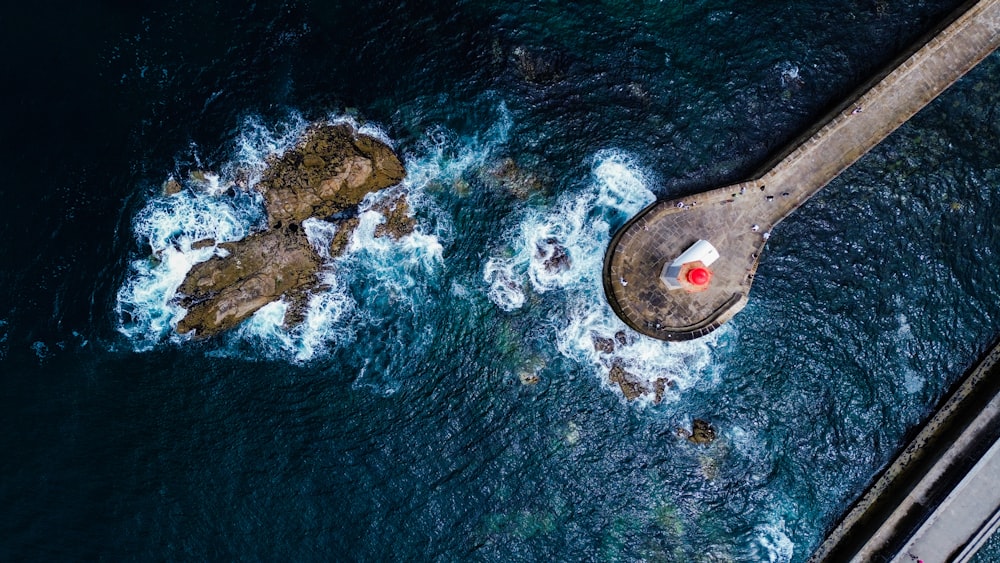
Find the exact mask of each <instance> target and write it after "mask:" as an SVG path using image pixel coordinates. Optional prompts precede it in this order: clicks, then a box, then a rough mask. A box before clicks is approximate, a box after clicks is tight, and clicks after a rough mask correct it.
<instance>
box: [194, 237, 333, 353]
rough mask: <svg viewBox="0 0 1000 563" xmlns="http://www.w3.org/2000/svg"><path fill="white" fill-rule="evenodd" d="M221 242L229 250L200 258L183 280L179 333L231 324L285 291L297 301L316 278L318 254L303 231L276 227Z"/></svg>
mask: <svg viewBox="0 0 1000 563" xmlns="http://www.w3.org/2000/svg"><path fill="white" fill-rule="evenodd" d="M219 247H220V248H222V249H224V250H226V251H228V252H229V256H226V257H225V258H221V257H218V256H216V257H214V258H211V259H209V260H207V261H205V262H201V263H200V264H196V265H195V266H194V267H193V268H191V271H190V272H189V273H188V276H187V278H185V280H184V283H183V284H181V287H180V290H179V293H181V294H182V297H181V298H180V304H181V306H183V307H184V308H186V309H187V310H188V312H187V315H185V317H184V318H183V319H181V321H180V322H179V323H178V324H177V332H179V333H182V334H183V333H187V332H190V331H191V330H194V331H196V334H197V335H198V336H206V335H210V334H215V333H218V332H220V331H223V330H226V329H229V328H232V327H234V326H236V325H237V324H239V322H240V321H242V320H243V319H246V318H247V317H249V316H250V315H252V314H253V313H254V312H255V311H256V310H257V309H260V308H261V307H263V306H264V305H267V304H268V303H270V302H272V301H276V300H278V299H280V298H281V296H283V295H284V296H286V298H287V299H288V300H289V301H290V302H291V303H292V304H293V307H294V305H295V304H296V302H298V301H300V300H301V298H302V297H303V296H304V295H305V292H306V291H307V289H309V288H311V287H312V286H313V285H315V283H316V273H317V272H318V271H319V267H320V259H319V256H318V255H317V254H316V251H314V250H313V248H312V247H311V246H310V245H309V241H308V240H306V237H305V236H303V235H302V234H301V233H300V232H295V231H290V230H288V229H272V230H269V231H264V232H262V233H257V234H254V235H251V236H249V237H247V238H246V239H244V240H241V241H239V242H235V243H223V244H220V245H219Z"/></svg>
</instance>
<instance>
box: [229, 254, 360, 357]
mask: <svg viewBox="0 0 1000 563" xmlns="http://www.w3.org/2000/svg"><path fill="white" fill-rule="evenodd" d="M321 281H322V289H321V290H319V291H317V292H316V293H314V294H313V295H311V296H310V297H309V300H308V303H307V305H306V315H305V319H304V320H303V321H302V323H300V324H299V325H297V326H294V327H287V326H285V314H286V313H287V311H288V306H289V304H288V303H287V302H286V301H285V300H284V299H282V300H280V301H275V302H272V303H269V304H267V305H265V306H263V307H261V308H260V309H258V310H257V312H255V313H254V314H253V316H251V317H250V318H249V319H248V320H247V321H246V322H244V323H243V324H242V325H240V327H239V328H238V329H237V331H236V338H237V339H238V340H240V341H242V342H250V343H252V344H257V345H258V346H255V348H256V349H257V350H258V351H259V352H260V353H261V354H263V355H264V356H265V357H269V358H288V359H293V360H295V361H298V362H308V361H309V360H312V359H314V358H316V357H319V356H322V355H323V354H325V353H327V352H328V351H329V349H330V347H331V346H334V345H338V344H343V343H345V342H348V341H350V340H352V339H353V336H354V331H353V328H352V327H351V325H350V324H349V323H346V322H344V321H346V320H347V318H348V316H349V315H350V313H351V312H352V311H353V310H354V307H355V303H354V300H353V299H352V298H351V296H350V295H349V294H348V292H347V291H346V289H345V288H344V286H343V284H342V283H341V282H340V280H339V279H338V278H337V276H336V274H335V273H334V272H333V271H326V272H323V273H322V274H321ZM235 348H236V349H242V347H240V346H238V345H237V346H235Z"/></svg>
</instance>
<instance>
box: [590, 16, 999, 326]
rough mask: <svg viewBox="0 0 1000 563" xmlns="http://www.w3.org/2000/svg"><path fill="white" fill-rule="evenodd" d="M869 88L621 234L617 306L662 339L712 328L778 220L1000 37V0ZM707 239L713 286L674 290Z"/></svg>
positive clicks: (959, 20)
mask: <svg viewBox="0 0 1000 563" xmlns="http://www.w3.org/2000/svg"><path fill="white" fill-rule="evenodd" d="M959 14H960V15H958V16H957V17H955V18H954V20H953V21H952V22H951V23H950V24H949V25H947V27H945V28H944V29H943V30H942V31H940V32H939V33H937V34H936V35H934V36H933V37H931V38H930V39H929V40H928V41H926V42H925V43H923V44H922V46H920V47H919V49H917V50H916V51H915V52H913V54H912V55H911V56H909V57H907V58H906V59H905V60H903V61H902V62H901V64H899V65H898V66H896V67H895V68H894V69H893V70H892V71H891V72H889V73H888V74H887V75H885V77H884V78H882V79H881V80H879V81H878V82H877V83H875V84H874V86H872V87H871V88H870V89H867V90H866V91H864V92H863V93H861V94H860V95H858V96H855V97H853V98H852V99H851V100H850V101H849V103H847V104H846V105H845V106H843V107H842V109H840V110H839V111H838V112H836V113H835V114H834V115H833V116H832V117H831V118H830V119H829V120H828V121H826V122H825V125H822V126H821V127H820V128H818V129H817V130H816V131H815V133H813V134H811V135H810V136H808V137H807V138H805V139H804V140H803V141H801V142H799V143H798V144H793V146H792V148H791V149H790V150H788V151H786V152H785V153H784V154H783V155H781V156H780V161H778V162H777V164H775V165H774V166H773V167H768V168H767V169H766V170H764V171H763V172H762V173H760V174H758V175H757V176H756V177H755V178H753V179H751V180H750V181H748V182H744V183H741V184H736V185H733V186H727V187H724V188H720V189H716V190H711V191H708V192H703V193H699V194H694V195H690V196H687V197H684V198H679V199H674V200H669V201H660V202H657V203H654V204H653V205H651V206H649V207H647V208H646V209H644V210H643V211H641V212H640V213H639V214H638V215H636V216H635V217H634V218H632V220H631V221H629V222H628V223H627V224H626V225H625V226H624V227H622V228H621V229H620V230H619V231H618V232H617V233H616V234H615V236H614V238H613V239H612V241H611V244H610V245H609V248H608V251H607V254H606V255H605V261H604V290H605V294H606V295H607V298H608V302H609V303H610V304H611V307H612V309H614V311H615V312H616V313H617V314H618V316H620V317H621V318H622V320H624V321H625V323H626V324H628V325H629V326H631V327H632V328H633V329H635V330H637V331H639V332H641V333H643V334H646V335H648V336H652V337H654V338H659V339H661V340H687V339H691V338H697V337H699V336H703V335H705V334H708V333H709V332H711V331H712V330H715V329H716V328H718V327H719V326H720V325H721V324H722V323H724V322H726V321H727V320H729V319H730V318H732V316H733V315H735V314H736V313H737V312H739V311H740V310H741V309H742V308H743V307H744V306H745V305H746V303H747V299H748V296H749V293H750V286H751V284H752V283H753V277H754V272H755V271H756V268H757V262H758V260H759V258H760V254H761V252H762V251H763V249H764V244H765V242H766V241H767V238H768V236H770V232H771V230H772V229H773V228H774V227H775V226H776V225H777V224H778V223H779V222H780V221H781V220H782V219H784V218H785V217H787V216H788V215H789V214H790V213H792V212H793V211H794V210H795V209H797V208H798V207H799V206H800V205H802V204H803V203H804V202H805V201H806V200H807V199H809V198H810V197H812V195H813V194H815V193H816V192H818V191H819V190H820V189H821V188H823V186H825V185H826V184H827V183H829V182H830V181H831V180H832V179H833V178H835V177H836V176H837V175H838V174H840V173H841V172H843V171H844V170H845V169H847V167H849V166H850V165H851V164H853V163H854V162H855V161H857V160H858V159H859V158H860V157H861V156H862V155H864V154H865V153H866V152H868V151H869V150H870V149H871V148H872V147H874V146H875V145H877V144H878V143H879V142H881V141H882V140H883V139H884V138H885V137H886V136H888V135H889V134H890V133H892V132H893V131H894V130H895V129H896V128H897V127H899V126H900V125H902V124H903V123H904V122H906V121H907V120H908V119H909V118H910V117H912V116H913V115H914V114H916V113H917V112H918V111H919V110H920V109H921V108H923V107H924V106H925V105H927V104H928V103H929V102H930V101H931V100H933V99H934V98H935V97H937V96H938V95H939V94H940V93H941V92H943V91H944V90H945V89H947V88H948V86H950V85H951V84H953V83H954V82H955V81H956V80H958V79H959V78H960V77H961V76H962V75H964V74H965V73H966V72H968V71H969V70H970V69H972V68H973V67H974V66H976V65H977V64H978V63H979V62H980V61H981V60H982V59H983V58H985V57H986V56H987V55H989V54H990V53H991V52H993V50H995V49H996V48H997V46H998V44H1000V0H980V1H979V2H970V3H968V4H966V5H965V6H963V8H962V9H961V10H959ZM699 239H704V240H707V241H709V242H710V243H711V244H712V245H714V246H715V248H717V249H718V251H719V254H720V258H719V259H718V260H717V261H716V262H715V263H714V264H713V265H712V267H711V270H712V273H713V277H712V280H711V283H710V285H709V287H708V289H706V290H704V291H699V292H692V293H688V292H686V291H685V290H683V289H681V290H673V291H670V290H668V289H667V287H666V286H665V285H664V284H663V283H662V282H661V281H660V279H659V276H660V272H661V270H662V268H663V265H664V264H665V263H669V262H671V261H672V260H674V258H676V257H677V256H679V255H680V254H681V253H682V252H683V251H684V250H685V249H687V248H688V247H689V246H691V245H692V244H693V243H695V242H696V241H698V240H699Z"/></svg>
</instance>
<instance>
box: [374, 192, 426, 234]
mask: <svg viewBox="0 0 1000 563" xmlns="http://www.w3.org/2000/svg"><path fill="white" fill-rule="evenodd" d="M374 210H375V211H377V212H378V213H379V214H381V215H382V216H383V217H385V223H382V224H380V225H378V226H376V227H375V236H376V237H385V236H388V237H392V238H393V239H394V240H399V239H401V238H403V237H405V236H406V235H408V234H410V233H412V232H413V229H414V228H415V227H416V226H417V221H416V219H414V218H413V217H410V204H409V203H408V202H407V201H406V195H400V196H399V197H397V198H395V199H390V200H388V201H386V202H383V203H381V204H379V205H376V206H375V207H374Z"/></svg>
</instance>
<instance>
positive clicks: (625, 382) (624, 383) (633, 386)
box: [608, 363, 649, 401]
mask: <svg viewBox="0 0 1000 563" xmlns="http://www.w3.org/2000/svg"><path fill="white" fill-rule="evenodd" d="M608 379H610V380H611V382H612V383H617V384H618V387H620V388H621V390H622V393H623V394H624V395H625V399H626V400H629V401H634V400H635V399H638V398H639V397H640V396H642V395H643V394H645V393H648V392H649V389H648V388H647V387H646V386H645V385H644V384H643V382H642V381H641V380H639V378H638V377H636V376H635V375H633V374H631V373H629V372H627V371H625V368H623V367H622V365H621V364H619V363H615V365H613V366H611V371H610V372H609V373H608Z"/></svg>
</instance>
